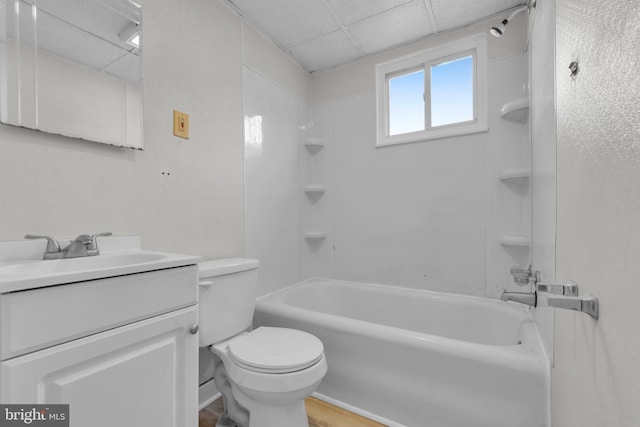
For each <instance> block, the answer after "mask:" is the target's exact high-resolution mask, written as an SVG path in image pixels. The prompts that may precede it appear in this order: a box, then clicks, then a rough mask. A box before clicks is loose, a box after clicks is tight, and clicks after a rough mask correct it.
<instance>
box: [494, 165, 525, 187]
mask: <svg viewBox="0 0 640 427" xmlns="http://www.w3.org/2000/svg"><path fill="white" fill-rule="evenodd" d="M530 177H531V173H530V172H529V169H511V170H506V171H503V172H502V173H501V174H500V175H499V178H500V181H503V182H505V183H509V182H512V183H514V184H527V183H529V179H530Z"/></svg>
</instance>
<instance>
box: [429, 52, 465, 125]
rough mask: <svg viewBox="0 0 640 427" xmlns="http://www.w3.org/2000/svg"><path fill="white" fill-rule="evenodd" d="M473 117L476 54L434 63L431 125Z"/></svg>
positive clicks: (432, 68) (445, 123) (463, 120)
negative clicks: (474, 57) (474, 59)
mask: <svg viewBox="0 0 640 427" xmlns="http://www.w3.org/2000/svg"><path fill="white" fill-rule="evenodd" d="M470 120H473V56H471V55H469V56H465V57H462V58H458V59H455V60H453V61H448V62H442V63H440V64H437V65H433V66H431V126H432V127H435V126H442V125H448V124H451V123H460V122H466V121H470Z"/></svg>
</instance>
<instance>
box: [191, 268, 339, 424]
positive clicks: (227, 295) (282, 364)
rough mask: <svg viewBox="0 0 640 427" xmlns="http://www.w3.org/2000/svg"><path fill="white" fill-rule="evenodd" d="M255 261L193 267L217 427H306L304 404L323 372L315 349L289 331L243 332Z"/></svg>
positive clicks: (303, 335) (316, 344) (308, 338)
mask: <svg viewBox="0 0 640 427" xmlns="http://www.w3.org/2000/svg"><path fill="white" fill-rule="evenodd" d="M257 268H258V262H257V261H256V260H249V259H239V258H236V259H227V260H218V261H207V262H203V263H201V264H200V346H201V347H205V346H206V347H208V348H209V349H210V351H211V353H212V354H213V359H214V363H215V370H214V380H215V384H216V387H217V388H218V390H219V391H220V392H221V393H222V396H223V400H224V405H225V410H226V412H225V414H223V415H222V416H221V417H220V419H219V421H218V424H217V426H219V427H221V426H234V425H237V426H239V427H275V426H278V427H307V426H308V422H307V415H306V410H305V406H304V399H305V398H306V397H307V396H309V395H310V394H311V393H313V391H314V390H315V389H316V388H317V387H318V385H319V384H320V382H321V381H322V378H323V377H324V375H325V374H326V372H327V362H326V359H325V357H324V348H323V345H322V342H321V341H320V340H319V339H318V338H316V337H315V336H313V335H311V334H309V333H307V332H303V331H298V330H295V329H288V328H273V327H260V328H257V329H255V330H251V331H249V330H248V329H249V328H250V326H251V320H252V318H253V309H254V305H255V295H254V292H255V287H256V283H257V272H256V270H257Z"/></svg>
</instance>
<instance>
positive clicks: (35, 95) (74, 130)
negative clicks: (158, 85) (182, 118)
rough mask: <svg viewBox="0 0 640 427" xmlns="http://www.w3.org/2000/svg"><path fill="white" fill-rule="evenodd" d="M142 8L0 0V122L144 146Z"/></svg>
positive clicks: (113, 1)
mask: <svg viewBox="0 0 640 427" xmlns="http://www.w3.org/2000/svg"><path fill="white" fill-rule="evenodd" d="M141 30H142V8H141V6H140V5H139V4H137V3H135V2H134V1H132V0H0V122H2V123H4V124H10V125H14V126H21V127H26V128H30V129H37V130H40V131H43V132H48V133H53V134H60V135H65V136H70V137H74V138H82V139H86V140H90V141H96V142H102V143H106V144H112V145H117V146H123V147H131V148H137V149H142V147H143V139H142V81H141V76H142V45H141V43H142V31H141Z"/></svg>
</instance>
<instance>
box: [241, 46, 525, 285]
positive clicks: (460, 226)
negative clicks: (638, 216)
mask: <svg viewBox="0 0 640 427" xmlns="http://www.w3.org/2000/svg"><path fill="white" fill-rule="evenodd" d="M528 68H529V67H528V54H527V53H526V52H525V53H522V52H520V53H512V54H509V55H504V56H502V57H495V58H493V59H491V60H490V61H489V64H488V85H489V86H488V93H489V99H488V108H489V112H488V116H489V127H490V130H489V132H484V133H478V134H473V135H465V136H459V137H453V138H446V139H440V140H436V141H430V142H421V143H414V144H407V145H400V146H392V147H386V148H378V149H377V148H375V129H376V123H375V118H376V115H375V93H374V91H373V90H368V91H365V92H362V93H360V94H355V95H350V96H346V97H343V98H336V99H333V100H330V101H326V102H323V103H321V104H318V105H315V106H313V107H310V106H309V105H308V104H307V102H306V101H304V100H301V99H302V98H301V96H300V95H299V94H298V95H293V94H292V93H291V92H289V91H288V90H287V89H286V87H284V86H282V84H281V83H274V81H275V80H274V79H272V78H271V77H269V78H266V77H264V75H263V73H262V71H260V72H258V71H255V68H254V67H252V66H245V69H244V111H245V120H246V122H247V126H246V128H245V153H246V158H245V203H246V204H245V224H246V230H245V232H246V248H247V251H246V253H247V256H251V257H255V258H258V259H260V261H261V280H260V292H259V293H260V294H261V295H264V294H266V293H269V292H272V291H274V290H277V289H279V288H282V287H284V286H287V285H289V284H291V283H294V282H295V281H297V280H300V279H303V278H306V277H311V276H319V277H335V278H338V279H346V280H356V281H364V282H374V283H386V284H391V285H397V286H406V287H412V288H418V289H427V290H436V291H444V292H455V293H464V294H470V295H477V296H490V297H498V296H499V295H500V293H501V292H502V291H503V289H509V290H522V291H524V290H523V289H519V288H517V286H516V285H514V284H513V282H512V279H511V276H510V274H509V269H510V268H511V267H512V266H513V265H525V266H526V265H528V264H529V261H530V249H529V247H526V246H525V247H522V246H508V245H504V244H501V242H500V237H501V236H503V235H523V236H530V234H531V226H530V224H531V205H530V191H531V188H530V185H529V183H528V181H525V182H524V184H523V183H519V184H514V183H513V182H505V181H502V180H501V179H500V176H501V175H502V174H504V173H505V172H509V171H513V170H525V171H527V170H529V169H530V144H529V125H528V123H524V124H520V123H513V122H508V121H505V120H503V119H502V118H501V117H500V110H501V108H502V106H503V105H504V104H505V103H508V102H510V101H513V100H514V99H518V98H521V97H524V96H527V95H528ZM353 70H354V71H355V72H359V70H360V68H358V67H357V66H354V67H353ZM336 83H337V84H340V82H339V81H337V82H336ZM314 98H315V94H314ZM258 118H259V119H258ZM252 121H253V122H252ZM251 123H253V124H251ZM258 130H259V131H258ZM258 135H259V138H258ZM256 138H258V139H259V141H260V142H259V143H258V142H257V140H256ZM309 138H311V139H313V140H314V141H319V142H322V143H324V147H323V148H322V149H320V150H319V151H318V150H313V151H312V150H308V149H307V148H305V145H304V144H305V141H308V140H309ZM309 185H316V186H322V187H324V188H325V189H326V191H325V192H324V193H323V194H315V195H309V194H307V193H306V192H305V188H306V187H307V186H309ZM316 231H320V232H323V233H326V237H324V238H320V239H308V238H305V235H307V233H309V232H316Z"/></svg>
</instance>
